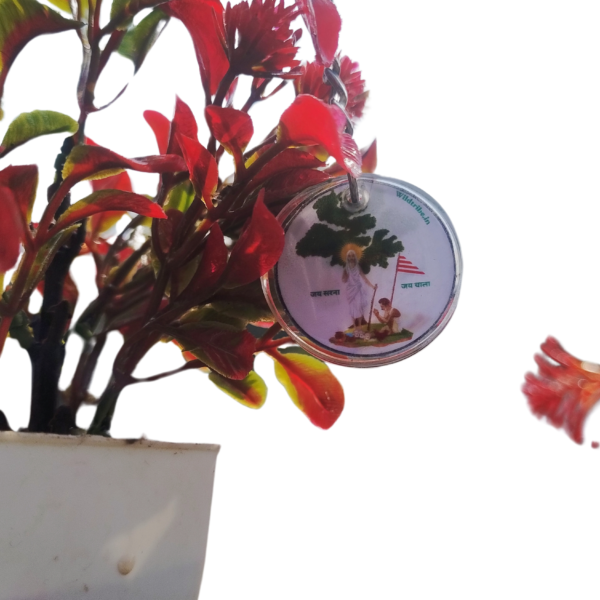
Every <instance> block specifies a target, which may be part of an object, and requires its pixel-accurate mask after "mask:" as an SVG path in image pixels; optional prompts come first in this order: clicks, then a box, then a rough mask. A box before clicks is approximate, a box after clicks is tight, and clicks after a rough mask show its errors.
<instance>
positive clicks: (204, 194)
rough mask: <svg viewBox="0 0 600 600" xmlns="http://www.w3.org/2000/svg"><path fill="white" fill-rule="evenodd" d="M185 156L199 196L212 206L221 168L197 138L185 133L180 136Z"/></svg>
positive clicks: (180, 143) (191, 178)
mask: <svg viewBox="0 0 600 600" xmlns="http://www.w3.org/2000/svg"><path fill="white" fill-rule="evenodd" d="M177 139H178V142H179V146H180V148H181V151H182V153H183V158H184V159H185V162H186V163H187V168H188V171H189V173H190V180H191V181H192V183H193V185H194V190H195V192H196V194H197V195H198V196H200V197H201V198H204V202H205V203H206V205H207V206H208V207H209V208H211V207H212V198H211V196H212V194H213V192H214V191H215V190H216V189H217V185H218V183H219V168H218V166H217V161H216V160H215V157H214V156H213V155H212V154H211V153H210V152H209V151H208V150H207V149H206V148H205V147H204V146H203V145H202V144H201V143H200V142H198V141H197V140H196V139H192V138H189V137H187V136H185V135H180V136H178V138H177Z"/></svg>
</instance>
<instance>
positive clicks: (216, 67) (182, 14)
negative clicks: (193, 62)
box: [163, 0, 229, 94]
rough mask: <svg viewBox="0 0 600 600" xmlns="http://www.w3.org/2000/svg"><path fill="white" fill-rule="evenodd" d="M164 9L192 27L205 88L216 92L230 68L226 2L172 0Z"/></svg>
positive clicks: (187, 27) (190, 31)
mask: <svg viewBox="0 0 600 600" xmlns="http://www.w3.org/2000/svg"><path fill="white" fill-rule="evenodd" d="M163 10H164V11H165V12H166V13H167V14H168V15H170V16H172V17H175V18H177V19H179V20H180V21H181V22H182V23H183V24H184V25H185V27H186V29H187V30H188V31H189V33H190V36H191V38H192V42H193V43H194V48H195V50H196V58H197V60H198V66H199V67H200V75H201V77H202V83H203V86H204V88H205V89H207V90H209V93H210V94H214V93H215V92H216V91H217V88H218V87H219V83H220V82H221V80H222V79H223V77H224V76H225V73H226V72H227V69H228V68H229V61H228V60H227V56H226V54H225V50H224V48H223V42H222V40H223V39H224V38H225V32H224V28H223V6H222V4H221V3H220V2H219V0H171V1H170V2H168V3H166V4H164V5H163Z"/></svg>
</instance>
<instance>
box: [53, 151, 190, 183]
mask: <svg viewBox="0 0 600 600" xmlns="http://www.w3.org/2000/svg"><path fill="white" fill-rule="evenodd" d="M186 168H187V167H186V164H185V161H184V160H183V159H182V158H181V157H180V156H175V155H174V154H166V155H162V156H144V157H142V158H125V157H123V156H120V155H119V154H117V153H116V152H112V151H111V150H109V149H108V148H103V147H102V146H75V148H73V150H71V153H70V154H69V156H68V157H67V160H66V162H65V166H64V168H63V179H65V180H67V179H68V180H69V182H70V183H71V185H74V184H75V183H77V182H78V181H82V180H83V179H100V178H102V177H103V176H107V175H113V174H116V173H118V172H119V171H120V170H123V169H132V170H134V171H142V172H143V173H173V172H176V171H185V170H186Z"/></svg>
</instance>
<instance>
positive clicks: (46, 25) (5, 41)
mask: <svg viewBox="0 0 600 600" xmlns="http://www.w3.org/2000/svg"><path fill="white" fill-rule="evenodd" d="M0 12H1V14H2V25H1V27H0V56H1V57H2V59H1V60H0V99H1V98H2V92H3V89H4V82H5V81H6V76H7V75H8V71H9V69H10V67H11V65H12V63H13V62H14V60H15V58H16V57H17V55H18V54H19V52H21V50H22V49H23V48H24V47H25V45H26V44H27V43H28V42H30V41H31V40H32V39H33V38H35V37H37V36H38V35H43V34H46V33H59V32H61V31H68V30H69V29H77V28H78V27H81V25H82V23H78V22H77V21H71V20H69V19H65V18H64V17H62V16H61V15H59V14H58V13H57V12H55V11H53V10H50V9H49V8H48V7H47V6H43V5H42V4H40V3H39V2H36V1H35V0H4V1H3V2H2V5H1V7H0ZM1 117H2V112H1V111H0V118H1Z"/></svg>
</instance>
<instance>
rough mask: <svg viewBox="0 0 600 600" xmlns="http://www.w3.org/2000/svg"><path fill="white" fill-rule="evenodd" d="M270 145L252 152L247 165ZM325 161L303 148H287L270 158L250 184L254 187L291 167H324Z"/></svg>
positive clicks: (289, 169)
mask: <svg viewBox="0 0 600 600" xmlns="http://www.w3.org/2000/svg"><path fill="white" fill-rule="evenodd" d="M270 147H271V146H267V147H266V148H264V149H261V151H260V152H257V153H256V154H254V155H253V156H252V157H251V158H250V159H249V160H248V163H247V164H246V166H247V167H249V166H250V165H251V164H252V163H253V162H254V161H255V160H256V159H257V158H258V157H259V156H260V155H261V154H263V153H264V151H266V150H267V149H268V148H270ZM324 166H325V163H324V162H322V161H320V160H319V159H318V158H316V157H315V156H314V155H313V154H311V153H310V152H305V151H304V150H298V149H297V148H288V149H287V150H284V151H283V152H281V153H279V154H278V155H277V156H276V157H275V158H273V160H270V161H269V162H268V163H267V164H266V165H265V166H264V167H263V168H262V169H261V170H260V171H259V172H258V173H257V174H256V176H255V177H253V179H252V185H253V186H255V187H258V186H260V185H261V184H262V183H263V182H265V181H267V180H268V179H270V178H271V177H273V176H275V175H278V174H280V173H283V172H285V171H291V170H292V169H316V168H319V167H324Z"/></svg>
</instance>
